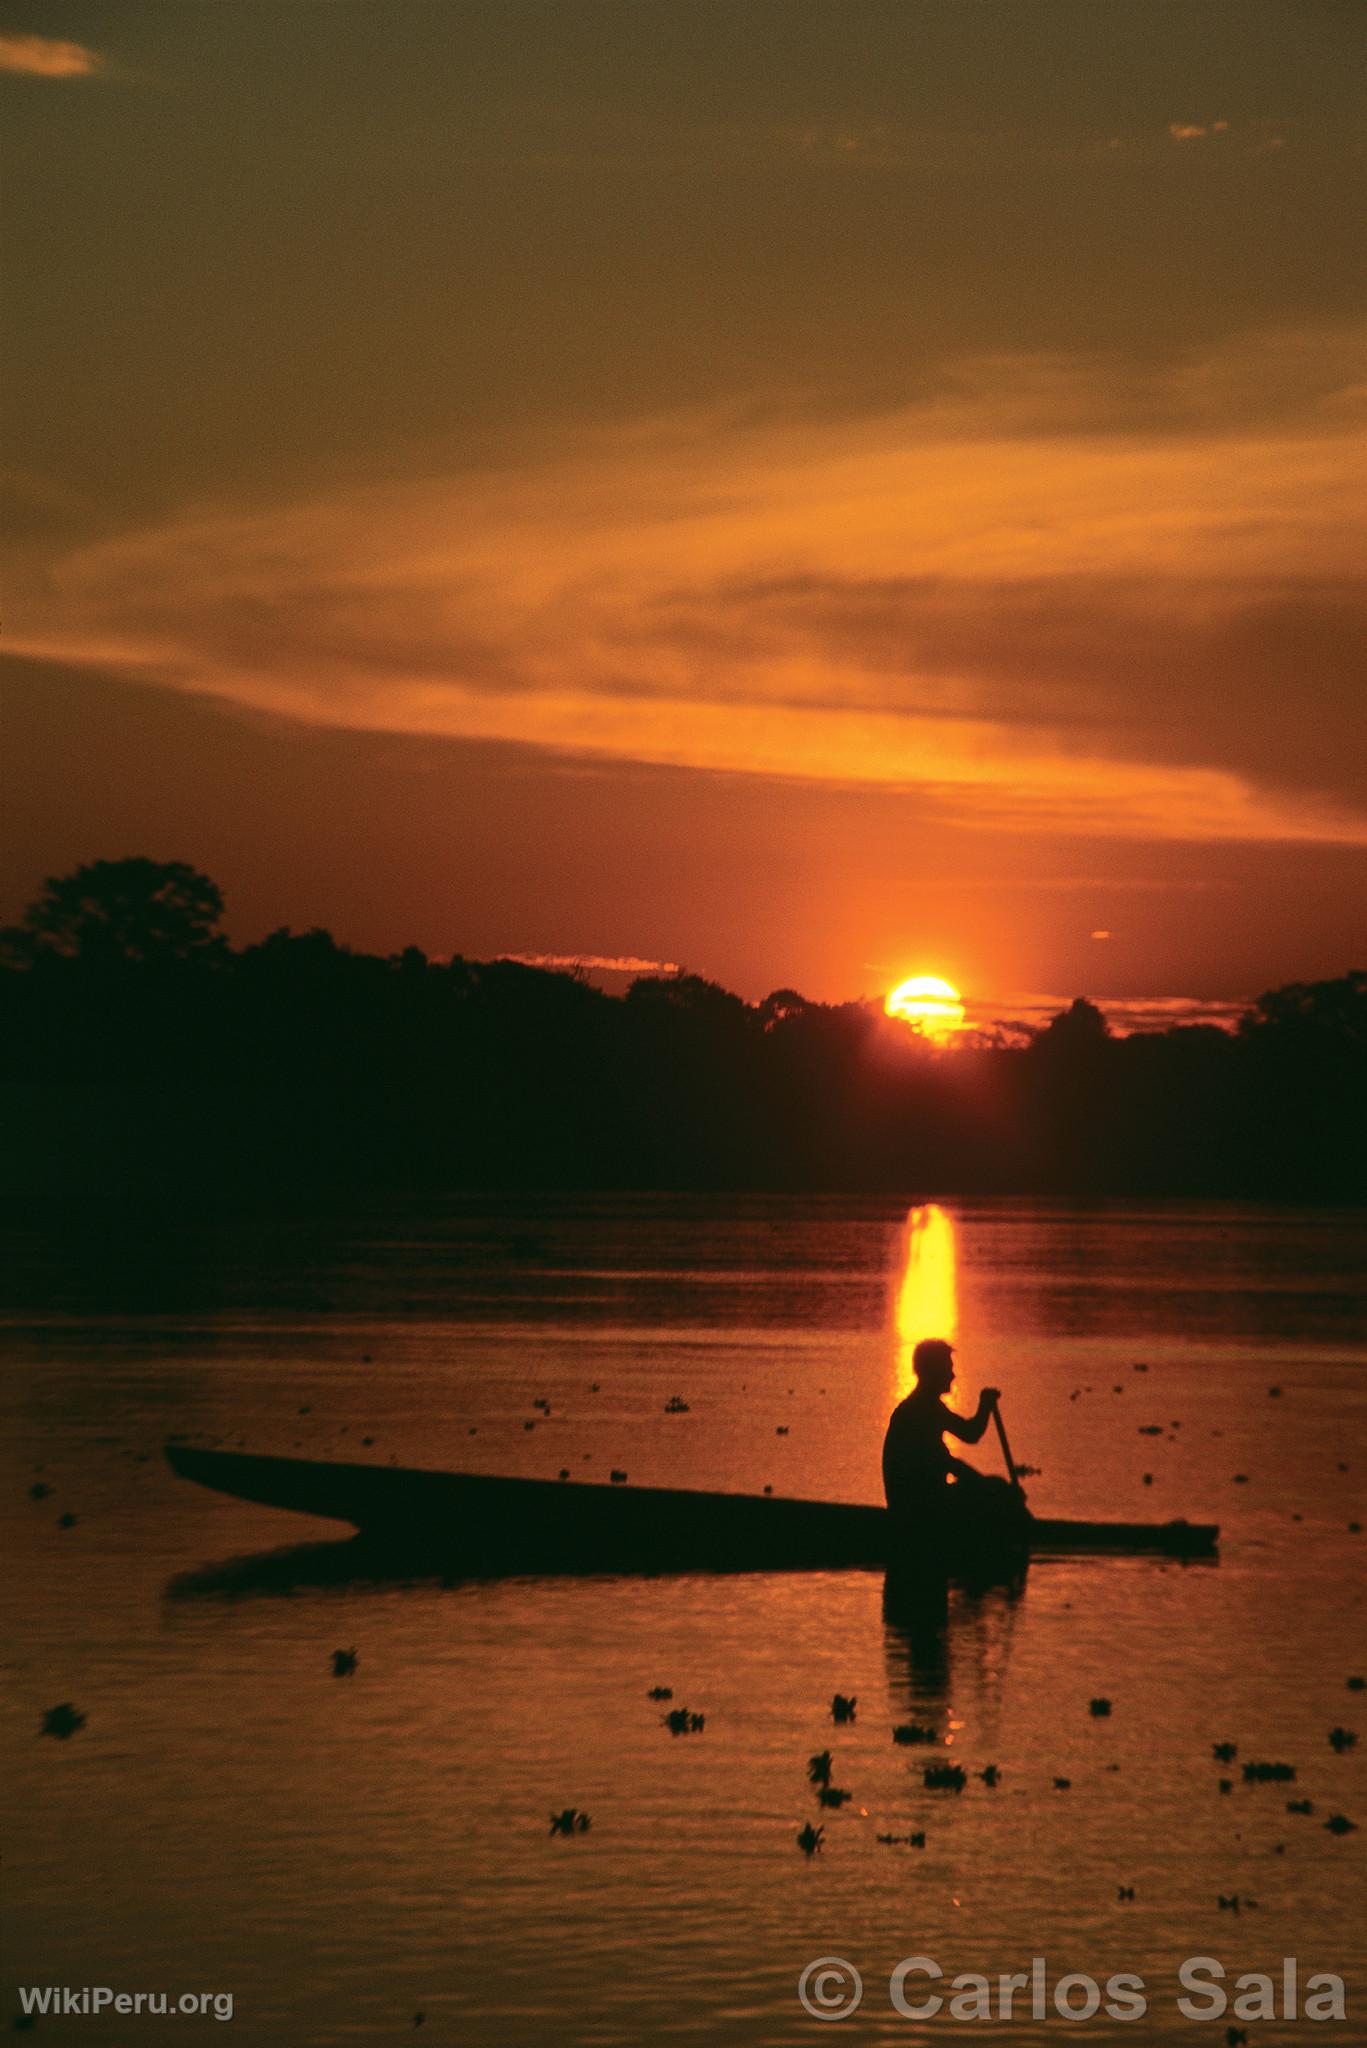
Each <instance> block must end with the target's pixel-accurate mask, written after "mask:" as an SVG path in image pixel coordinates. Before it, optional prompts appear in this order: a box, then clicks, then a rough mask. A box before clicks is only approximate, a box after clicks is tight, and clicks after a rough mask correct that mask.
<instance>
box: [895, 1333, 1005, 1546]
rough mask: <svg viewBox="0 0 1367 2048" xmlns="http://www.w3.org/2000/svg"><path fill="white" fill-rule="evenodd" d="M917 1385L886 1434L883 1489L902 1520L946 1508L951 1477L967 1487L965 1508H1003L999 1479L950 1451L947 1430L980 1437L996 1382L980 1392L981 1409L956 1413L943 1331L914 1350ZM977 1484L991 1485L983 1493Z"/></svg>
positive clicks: (970, 1439)
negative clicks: (949, 1400)
mask: <svg viewBox="0 0 1367 2048" xmlns="http://www.w3.org/2000/svg"><path fill="white" fill-rule="evenodd" d="M911 1362H912V1365H913V1366H914V1367H915V1370H916V1385H915V1386H914V1387H913V1389H912V1391H911V1392H910V1393H909V1394H908V1395H907V1398H906V1400H905V1401H899V1402H898V1404H897V1406H896V1407H895V1408H894V1409H893V1411H892V1418H891V1420H890V1421H889V1423H888V1429H887V1435H886V1436H885V1437H884V1439H883V1491H884V1493H885V1494H886V1496H887V1503H888V1506H889V1508H890V1509H891V1510H892V1512H893V1514H895V1515H896V1516H897V1517H898V1519H899V1520H918V1521H919V1520H924V1519H926V1518H929V1517H934V1516H937V1515H939V1514H942V1513H943V1512H944V1511H945V1509H946V1508H947V1506H948V1494H949V1482H950V1480H951V1478H952V1479H953V1481H954V1484H955V1488H956V1489H957V1488H959V1487H962V1488H963V1489H964V1494H963V1495H961V1496H960V1502H959V1503H958V1505H959V1508H960V1511H962V1510H963V1509H966V1508H968V1507H969V1504H970V1500H972V1501H973V1502H975V1503H976V1504H980V1505H981V1506H982V1508H983V1509H984V1510H985V1511H986V1512H989V1513H991V1512H1000V1488H1001V1482H1000V1481H999V1480H991V1479H986V1478H984V1477H983V1475H982V1473H980V1472H975V1471H974V1470H973V1467H972V1466H971V1465H965V1464H964V1463H962V1461H961V1460H959V1459H958V1458H954V1457H952V1456H951V1455H950V1453H949V1451H948V1449H947V1448H946V1446H945V1441H944V1439H945V1435H946V1433H948V1434H949V1435H950V1436H956V1437H958V1438H959V1440H960V1442H961V1443H966V1444H976V1443H978V1442H980V1441H981V1439H982V1437H983V1435H984V1433H985V1431H986V1429H987V1425H988V1423H989V1422H990V1421H991V1419H992V1411H993V1409H994V1408H995V1407H996V1405H997V1400H998V1393H997V1389H996V1388H995V1387H984V1388H983V1390H982V1393H981V1394H980V1395H979V1397H978V1409H977V1413H976V1414H975V1415H972V1416H967V1415H956V1414H955V1412H954V1410H953V1409H952V1408H948V1407H946V1406H945V1398H944V1397H945V1395H946V1394H947V1393H948V1392H949V1390H950V1388H951V1387H952V1386H953V1384H954V1352H953V1348H952V1346H950V1345H948V1344H946V1343H945V1341H944V1339H943V1338H942V1337H925V1338H923V1339H922V1340H921V1342H920V1343H919V1344H918V1345H917V1346H916V1349H915V1350H914V1351H913V1352H912V1354H911ZM978 1489H990V1492H984V1493H979V1491H978Z"/></svg>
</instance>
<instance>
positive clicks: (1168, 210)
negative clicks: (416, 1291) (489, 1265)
mask: <svg viewBox="0 0 1367 2048" xmlns="http://www.w3.org/2000/svg"><path fill="white" fill-rule="evenodd" d="M1364 55H1367V12H1365V11H1364V10H1363V8H1362V7H1361V5H1360V4H1359V0H1297V4H1294V5H1289V4H1286V0H1231V4H1228V5H1225V4H1222V0H1201V4H1199V5H1194V4H1191V0H1172V4H1169V0H1143V4H1137V5H1126V6H1101V5H1098V4H1096V0H1031V4H1028V5H1022V4H1019V0H970V4H964V0H890V4H867V0H842V4H834V0H716V4H713V0H660V4H652V0H543V4H524V0H479V4H460V0H418V4H414V0H384V4H379V0H375V4H371V0H260V4H258V0H232V4H230V5H229V4H207V0H196V4H180V0H146V4H140V5H138V6H133V7H130V6H127V5H122V4H112V0H109V4H104V5H93V6H91V5H77V4H64V5H57V4H44V0H31V4H27V5H23V6H20V5H18V4H11V0H6V4H5V5H4V6H3V7H2V8H0V100H3V108H0V115H2V117H3V121H4V126H5V130H6V133H7V137H8V140H7V145H6V155H7V158H8V167H7V185H8V205H7V213H8V225H7V235H6V243H7V254H6V265H5V267H6V273H7V281H6V292H5V302H6V308H7V311H6V324H7V334H6V357H7V361H8V365H9V369H8V376H7V379H6V384H7V393H6V410H7V421H6V431H5V448H4V455H5V462H6V478H5V483H6V499H7V508H6V515H5V519H6V531H7V534H8V536H9V549H8V552H9V556H10V564H9V570H8V575H7V579H6V581H7V596H6V605H5V610H6V621H5V623H6V627H7V647H8V650H9V652H8V659H7V675H6V680H7V687H6V693H5V714H4V755H5V760H6V762H7V767H6V771H5V779H6V783H7V785H8V795H7V799H6V803H5V806H4V809H5V819H4V824H3V828H0V829H3V832H4V864H3V870H2V871H0V915H3V916H13V915H15V914H16V913H17V912H18V910H19V909H21V908H22V906H23V904H24V903H25V902H26V901H27V900H28V899H29V898H30V897H31V896H32V895H33V894H34V893H35V890H36V887H37V885H38V883H39V881H40V879H41V877H42V876H43V875H44V874H47V873H51V872H55V871H60V870H62V869H64V868H68V867H70V866H72V865H74V864H75V863H76V862H77V861H80V860H87V859H94V858H98V857H101V856H117V855H121V854H125V853H134V852H136V853H147V854H150V855H152V856H154V857H156V858H166V859H170V858H179V859H187V860H191V861H193V862H195V863H196V864H197V865H199V866H201V867H203V868H205V869H206V870H207V871H208V872H209V873H210V874H212V875H213V876H214V877H215V879H216V880H217V881H218V882H219V883H220V884H221V886H222V887H223V889H224V892H225V895H226V896H227V899H228V912H229V915H228V923H229V928H230V931H231V933H232V935H233V937H234V938H236V939H241V940H245V939H249V938H253V937H256V936H259V935H260V934H261V933H262V932H264V931H265V930H266V929H268V928H269V927H271V926H273V925H277V924H280V923H283V922H290V923H293V924H294V925H296V926H307V925H311V924H315V923H317V924H325V925H327V926H329V927H330V928H331V929H332V930H333V931H334V932H335V933H336V934H337V936H338V937H339V938H341V939H344V940H347V941H349V942H351V943H353V944H356V945H361V946H365V947H368V948H375V949H379V950H390V949H393V948H396V947H398V946H401V945H403V944H405V943H407V942H410V941H412V942H416V943H418V944H421V945H423V946H424V947H426V948H427V949H428V950H430V951H431V952H432V953H434V954H437V955H445V954H448V953H450V952H452V951H453V950H457V951H461V952H464V953H466V954H470V955H475V956H486V955H490V954H494V953H499V952H514V953H520V954H528V955H537V956H550V957H555V958H560V957H566V958H568V957H571V956H573V957H592V958H601V959H619V958H624V957H629V958H631V959H633V960H637V961H641V962H651V961H660V962H671V963H675V962H679V963H684V964H686V965H687V966H688V967H689V968H691V969H693V970H694V971H697V972H699V973H703V974H706V975H709V976H713V977H715V978H717V979H719V980H722V981H724V982H726V983H727V984H728V985H730V986H732V987H735V988H737V989H739V990H740V991H741V992H742V993H744V994H746V995H750V996H759V995H762V994H763V993H765V991H766V990H768V989H770V988H773V987H775V986H780V985H791V986H796V987H798V988H800V989H802V990H803V991H804V992H805V993H807V994H809V995H812V996H819V997H825V998H832V999H833V998H840V997H848V996H855V995H860V994H864V993H869V992H872V991H877V990H882V989H885V988H888V987H890V986H891V985H892V984H893V983H894V982H896V981H899V980H901V979H903V978H904V977H906V976H908V975H912V974H917V973H933V974H939V975H945V976H947V977H949V978H950V980H952V981H953V982H954V983H955V984H956V985H957V986H958V987H960V988H961V989H963V991H964V992H965V995H966V996H968V997H969V998H970V1002H971V1006H972V1008H973V1009H974V1010H975V1012H976V1013H978V1014H987V1013H988V1012H996V1013H1001V1014H1005V1013H1006V1011H1008V1010H1010V1009H1012V1007H1013V1005H1014V1006H1015V1007H1016V1008H1017V1009H1019V1008H1020V1007H1022V1006H1023V1005H1024V1003H1025V1001H1026V999H1027V998H1028V997H1029V996H1030V995H1032V994H1033V995H1036V996H1039V995H1044V994H1047V995H1050V996H1053V995H1057V996H1060V997H1064V998H1066V997H1069V996H1072V995H1075V994H1086V995H1090V996H1093V997H1096V998H1099V999H1104V1000H1115V1001H1122V1000H1130V1001H1138V1002H1139V1003H1141V1004H1143V1003H1150V1004H1152V1003H1155V1002H1157V1001H1158V999H1162V998H1189V999H1192V1000H1193V1001H1194V1002H1197V1003H1199V1004H1207V1003H1210V1004H1217V1005H1218V1004H1219V1003H1221V1002H1228V1001H1237V1000H1239V999H1241V998H1245V997H1248V996H1251V995H1254V994H1256V993H1257V992H1258V990H1260V989H1261V988H1264V987H1266V986H1268V985H1270V984H1272V983H1275V982H1279V981H1286V980H1290V979H1301V978H1313V977H1318V976H1325V975H1331V974H1337V973H1341V972H1342V971H1343V970H1344V969H1346V968H1347V967H1349V966H1350V965H1354V964H1362V955H1363V952H1364V945H1363V932H1364V929H1365V928H1367V920H1365V919H1364V917H1363V912H1362V905H1363V903H1364V901H1367V688H1364V677H1363V647H1364V644H1365V639H1364V625H1365V624H1367V602H1365V601H1364V584H1363V562H1364V559H1367V551H1365V550H1364V538H1365V537H1367V527H1365V521H1364V502H1363V499H1364V487H1363V478H1364V461H1363V446H1364V444H1363V438H1362V434H1363V414H1364V412H1365V411H1367V402H1365V401H1367V353H1365V352H1364V340H1365V339H1367V314H1364V305H1363V291H1362V279H1363V265H1362V261H1361V244H1360V236H1361V222H1362V219H1363V217H1364V206H1365V205H1367V191H1364V183H1365V181H1364V176H1363V171H1364V126H1363V120H1362V108H1361V79H1362V74H1363V58H1364ZM1132 1014H1135V1015H1142V1014H1143V1012H1142V1010H1141V1011H1137V1012H1134V1013H1132ZM1155 1014H1161V1013H1160V1012H1155Z"/></svg>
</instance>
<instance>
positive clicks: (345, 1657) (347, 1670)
mask: <svg viewBox="0 0 1367 2048" xmlns="http://www.w3.org/2000/svg"><path fill="white" fill-rule="evenodd" d="M360 1661H361V1660H360V1658H359V1657H358V1656H357V1654H356V1652H355V1650H334V1651H333V1653H332V1675H333V1677H334V1678H350V1676H351V1674H352V1672H353V1671H354V1670H355V1669H356V1666H357V1665H358V1664H359V1663H360Z"/></svg>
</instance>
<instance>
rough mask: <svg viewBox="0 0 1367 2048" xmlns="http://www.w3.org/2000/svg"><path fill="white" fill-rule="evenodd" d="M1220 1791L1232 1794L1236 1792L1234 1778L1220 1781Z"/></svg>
mask: <svg viewBox="0 0 1367 2048" xmlns="http://www.w3.org/2000/svg"><path fill="white" fill-rule="evenodd" d="M1220 1790H1221V1791H1222V1792H1232V1791H1233V1790H1234V1780H1233V1778H1221V1780H1220Z"/></svg>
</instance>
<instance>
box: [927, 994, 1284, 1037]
mask: <svg viewBox="0 0 1367 2048" xmlns="http://www.w3.org/2000/svg"><path fill="white" fill-rule="evenodd" d="M1088 1000H1089V1001H1093V1002H1095V1003H1096V1007H1097V1008H1098V1009H1099V1010H1100V1011H1101V1012H1102V1014H1103V1016H1104V1017H1105V1019H1106V1022H1107V1023H1108V1024H1109V1025H1110V1027H1111V1030H1112V1031H1113V1032H1114V1033H1115V1034H1116V1036H1117V1037H1120V1038H1128V1037H1129V1036H1130V1035H1131V1034H1132V1033H1134V1032H1144V1031H1175V1030H1178V1029H1180V1028H1184V1027H1190V1026H1192V1025H1197V1024H1205V1025H1214V1026H1215V1027H1216V1028H1217V1029H1219V1030H1222V1031H1232V1030H1233V1029H1234V1028H1235V1026H1236V1025H1237V1024H1238V1021H1239V1019H1240V1017H1242V1016H1243V1015H1244V1013H1245V1011H1246V1010H1247V1008H1248V1004H1247V1003H1246V1002H1242V1001H1240V1002H1224V1001H1215V1000H1212V999H1211V998H1208V997H1203V996H1117V997H1110V996H1107V997H1101V998H1097V997H1089V998H1088ZM1072 1001H1073V997H1072V996H1058V995H1054V996H1051V995H1008V996H1001V997H998V998H997V999H996V1000H995V1001H993V1002H981V1001H978V1002H974V1001H971V1000H970V1001H969V1002H967V1003H966V1005H965V1008H966V1017H965V1022H966V1023H967V1025H968V1028H969V1029H970V1030H977V1031H990V1030H992V1029H993V1028H996V1029H1009V1028H1011V1027H1012V1026H1017V1027H1020V1026H1024V1027H1025V1028H1027V1029H1029V1030H1034V1031H1037V1030H1039V1029H1040V1028H1041V1026H1043V1025H1045V1024H1047V1023H1048V1022H1049V1019H1050V1018H1051V1017H1057V1016H1058V1014H1059V1012H1060V1011H1061V1010H1066V1009H1067V1008H1068V1005H1069V1004H1070V1003H1071V1002H1072Z"/></svg>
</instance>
